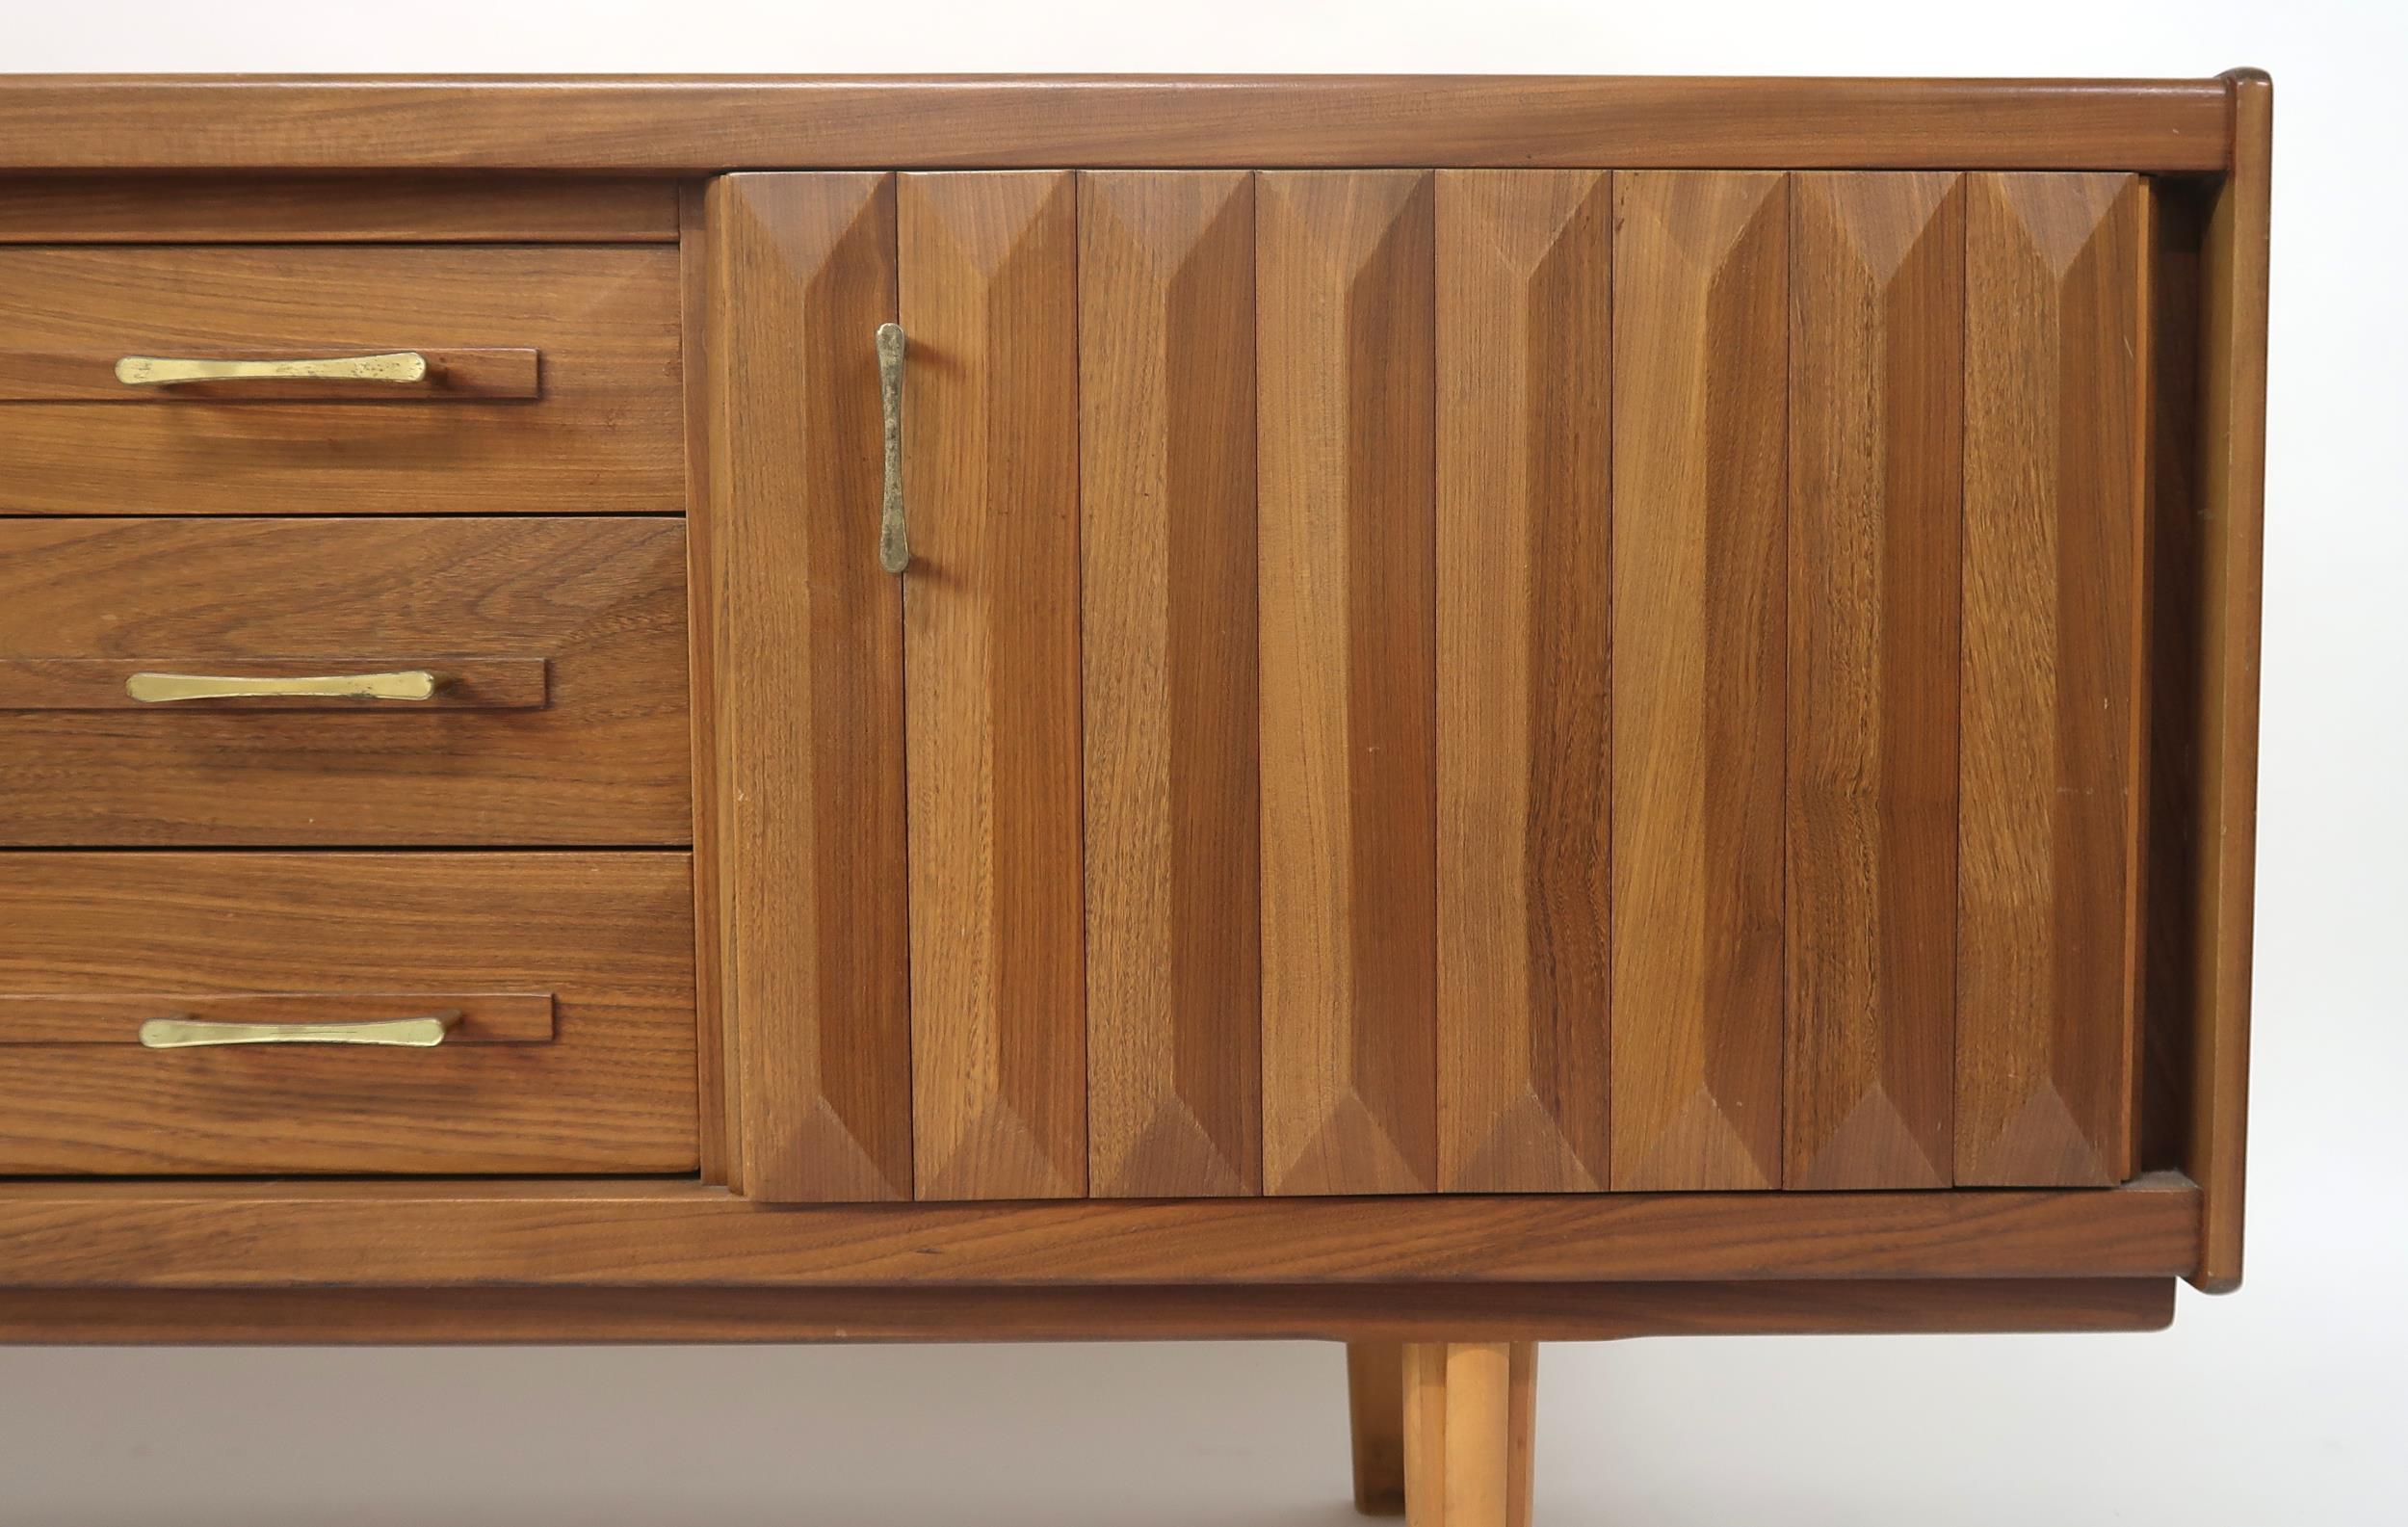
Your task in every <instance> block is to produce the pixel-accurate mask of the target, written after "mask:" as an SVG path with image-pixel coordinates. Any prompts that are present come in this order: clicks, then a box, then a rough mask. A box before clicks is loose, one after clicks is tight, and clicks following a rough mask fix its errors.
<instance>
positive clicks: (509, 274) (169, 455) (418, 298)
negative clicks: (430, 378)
mask: <svg viewBox="0 0 2408 1527" xmlns="http://www.w3.org/2000/svg"><path fill="white" fill-rule="evenodd" d="M0 334H5V335H6V339H5V340H4V341H0V348H5V349H6V350H7V351H9V352H10V353H12V354H13V355H20V356H44V355H47V356H69V357H81V358H82V359H83V360H84V361H87V362H90V363H92V364H94V365H97V366H99V367H100V368H101V370H102V371H103V372H104V373H105V372H106V370H107V368H108V367H110V366H112V365H114V364H115V363H116V361H117V359H118V357H119V356H121V355H179V354H193V355H203V354H212V353H216V354H235V353H257V354H261V355H323V354H355V353H356V354H365V353H374V352H380V351H388V350H408V349H415V348H419V347H432V348H435V349H469V350H474V349H490V348H504V349H525V350H535V351H538V352H540V353H541V355H542V389H543V396H542V397H541V399H540V400H538V401H536V402H533V403H527V402H472V401H466V400H460V401H413V402H398V401H397V402H389V403H380V404H378V405H377V406H376V407H374V408H367V407H364V406H362V405H359V404H357V403H354V402H339V403H330V402H317V403H275V402H268V401H257V400H253V401H224V400H218V401H201V400H197V399H192V400H184V401H179V402H175V403H173V404H172V405H171V406H170V405H169V404H162V403H153V404H151V405H149V406H144V407H135V406H131V405H129V404H126V403H117V402H109V403H25V404H15V405H10V406H8V408H7V412H8V426H9V427H8V429H7V431H6V432H5V433H0V513H10V514H53V513H60V514H91V513H101V514H111V513H174V514H290V513H311V514H353V513H519V512H545V513H600V512H605V511H646V512H674V511H678V510H681V509H683V508H684V507H685V482H684V463H683V460H682V457H681V455H680V451H679V434H680V418H681V402H680V397H679V391H678V371H679V357H678V303H677V251H676V250H672V249H667V248H641V247H617V248H561V247H552V248H545V247H541V246H520V247H502V248H464V247H444V246H422V247H414V248H332V247H322V248H287V247H282V246H259V247H240V248H238V247H225V248H206V247H197V246H170V247H159V248H142V249H135V248H118V249H34V248H22V247H20V248H9V249H0ZM0 369H5V368H0ZM123 390H125V391H126V393H127V394H128V395H129V396H132V395H133V389H131V388H127V389H123Z"/></svg>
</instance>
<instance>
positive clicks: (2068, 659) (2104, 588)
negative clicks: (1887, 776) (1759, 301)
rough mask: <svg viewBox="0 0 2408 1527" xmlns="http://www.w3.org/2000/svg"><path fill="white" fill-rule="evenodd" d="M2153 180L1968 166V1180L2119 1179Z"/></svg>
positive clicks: (1961, 1050) (2128, 1161)
mask: <svg viewBox="0 0 2408 1527" xmlns="http://www.w3.org/2000/svg"><path fill="white" fill-rule="evenodd" d="M2146 194H2147V192H2146V187H2145V185H2144V184H2143V183H2142V182H2141V181H2140V180H2139V179H2138V178H2137V177H2135V176H2132V175H2112V174H1981V175H1976V176H1973V177H1971V179H1970V181H1969V182H1968V204H1967V225H1966V303H1967V309H1966V370H1965V525H1964V539H1965V544H1964V569H1965V571H1964V614H1963V621H1964V639H1963V641H1964V649H1963V658H1962V664H1963V677H1962V706H1963V721H1962V726H1963V737H1962V766H1961V767H1962V776H1961V785H1960V790H1961V799H1960V803H1959V844H1960V846H1959V866H1960V867H1959V876H1960V897H1961V906H1960V910H1959V925H1958V952H1957V960H1958V980H1957V1002H1958V1010H1957V1068H1956V1180H1957V1182H1958V1183H1959V1184H1961V1185H1968V1186H2078V1185H2084V1184H2104V1183H2111V1182H2118V1181H2122V1180H2123V1179H2124V1178H2125V1177H2127V1176H2129V1175H2130V1174H2131V1172H2132V1150H2133V1147H2132V1140H2133V1128H2132V1113H2133V1095H2132V1091H2133V1082H2132V1079H2133V1035H2134V1026H2133V1005H2134V990H2133V987H2134V979H2135V964H2134V961H2133V936H2132V935H2133V916H2134V912H2135V908H2134V905H2133V897H2134V895H2135V894H2136V892H2137V876H2136V875H2135V873H2134V855H2135V848H2136V843H2135V836H2136V833H2137V831H2138V829H2139V810H2138V804H2139V802H2138V794H2139V787H2138V779H2137V770H2138V751H2139V750H2138V748H2137V745H2136V738H2135V731H2134V728H2135V727H2136V726H2137V725H2138V724H2139V706H2138V703H2137V697H2136V694H2135V689H2136V682H2137V671H2136V658H2135V654H2136V651H2137V647H2138V622H2139V619H2140V618H2141V611H2140V598H2139V592H2138V580H2139V576H2140V569H2141V563H2140V557H2139V540H2140V535H2141V530H2142V514H2141V507H2140V506H2141V502H2142V493H2143V487H2144V485H2143V476H2142V440H2143V437H2144V434H2145V426H2144V423H2143V420H2144V416H2145V398H2144V397H2143V391H2142V382H2141V376H2142V361H2141V357H2142V355H2145V354H2146V348H2147V341H2146V336H2145V333H2144V330H2143V321H2144V317H2145V313H2146V308H2147V303H2146V300H2145V299H2146V292H2145V282H2146V268H2145V261H2144V259H2143V250H2144V248H2145V242H2146V241H2145V233H2146V226H2147V210H2146V204H2145V199H2144V198H2145V197H2146Z"/></svg>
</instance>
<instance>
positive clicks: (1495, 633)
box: [1437, 170, 1613, 1193]
mask: <svg viewBox="0 0 2408 1527" xmlns="http://www.w3.org/2000/svg"><path fill="white" fill-rule="evenodd" d="M1609 189H1610V182H1609V177H1608V176H1606V175H1605V174H1603V173H1600V172H1597V171H1579V170H1562V171H1490V170H1461V171H1452V170H1451V171H1443V172H1441V173H1440V175H1439V176H1438V203H1437V211H1438V377H1439V383H1438V386H1439V393H1438V654H1439V656H1438V1035H1439V1064H1438V1119H1439V1129H1438V1173H1439V1186H1440V1187H1441V1188H1442V1189H1444V1190H1446V1191H1448V1192H1451V1193H1559V1192H1572V1191H1579V1190H1583V1189H1596V1188H1602V1187H1604V1186H1605V1185H1606V1181H1607V1172H1606V1158H1607V1143H1608V1141H1607V1087H1608V1084H1607V1041H1608V1038H1609V1024H1608V1000H1609V997H1610V982H1611V975H1612V970H1611V961H1610V958H1609V956H1610V941H1609V933H1610V929H1609V926H1608V916H1607V908H1608V893H1609V891H1610V885H1609V883H1608V879H1609V876H1610V872H1611V850H1612V842H1611V839H1612V821H1611V817H1610V811H1609V809H1608V807H1609V798H1608V786H1609V784H1610V758H1611V750H1610V746H1609V742H1610V738H1609V735H1608V734H1609V722H1610V716H1609V714H1608V655H1609V654H1608V641H1609V635H1610V633H1609V630H1608V621H1609V617H1610V607H1609V600H1608V588H1609V579H1610V563H1609V560H1608V558H1609V539H1610V529H1611V526H1610V520H1609V517H1608V510H1609V499H1608V492H1609V489H1610V486H1611V485H1610V466H1611V461H1610V444H1611V430H1612V417H1611V412H1610V403H1609V393H1610V388H1609V385H1608V378H1609V376H1610V372H1611V369H1612V350H1611V346H1612V330H1611V326H1610V299H1611V295H1612V293H1611V280H1610V270H1611V266H1610V261H1611V255H1612V236H1613V235H1612V222H1611V207H1610V201H1609Z"/></svg>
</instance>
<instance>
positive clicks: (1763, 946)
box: [1611, 171, 1789, 1189]
mask: <svg viewBox="0 0 2408 1527" xmlns="http://www.w3.org/2000/svg"><path fill="white" fill-rule="evenodd" d="M1614 212H1615V237H1614V248H1613V287H1614V297H1613V311H1614V318H1615V323H1614V345H1613V354H1614V408H1613V588H1612V599H1613V616H1612V629H1613V697H1612V728H1613V775H1612V777H1613V808H1612V809H1613V913H1612V915H1613V934H1612V936H1613V990H1612V1012H1613V1040H1612V1043H1613V1090H1612V1091H1613V1096H1612V1119H1613V1123H1612V1134H1613V1138H1612V1162H1611V1167H1612V1178H1611V1180H1612V1186H1614V1187H1615V1188H1628V1189H1690V1188H1756V1187H1771V1186H1776V1185H1778V1184H1779V1182H1780V1180H1781V1090H1782V1080H1781V1043H1782V1035H1781V1000H1782V993H1781V987H1782V968H1781V961H1782V956H1781V916H1782V907H1781V894H1782V892H1781V878H1782V825H1781V818H1782V803H1783V793H1784V792H1783V782H1782V769H1783V743H1782V671H1783V647H1784V636H1785V630H1784V625H1783V619H1782V583H1783V576H1782V574H1783V563H1782V559H1783V552H1782V545H1783V539H1782V520H1783V517H1784V513H1785V509H1786V505H1785V498H1786V488H1785V486H1784V474H1785V466H1784V462H1785V457H1786V454H1787V442H1786V440H1785V438H1784V436H1785V434H1786V423H1785V419H1786V408H1785V404H1786V397H1787V376H1786V351H1787V342H1788V332H1787V329H1788V311H1787V309H1788V300H1787V293H1788V266H1789V245H1788V237H1787V234H1788V213H1787V197H1786V194H1785V187H1784V181H1783V177H1782V176H1780V175H1777V174H1752V173H1749V174H1741V173H1720V172H1707V173H1698V172H1687V171H1680V172H1647V173H1629V174H1620V175H1617V176H1616V177H1615V179H1614Z"/></svg>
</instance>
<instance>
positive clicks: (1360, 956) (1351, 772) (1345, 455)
mask: <svg viewBox="0 0 2408 1527" xmlns="http://www.w3.org/2000/svg"><path fill="white" fill-rule="evenodd" d="M1257 186H1258V195H1259V197H1260V205H1259V208H1258V218H1259V235H1258V239H1257V250H1258V262H1259V263H1258V274H1257V277H1256V289H1257V302H1258V304H1259V306H1258V321H1257V333H1258V338H1257V341H1256V347H1255V349H1256V356H1257V364H1258V366H1259V367H1260V376H1259V382H1258V385H1259V386H1260V389H1261V395H1260V402H1259V408H1258V415H1259V419H1260V427H1259V434H1258V442H1259V446H1258V448H1259V451H1260V461H1261V470H1262V498H1261V505H1262V507H1261V515H1262V519H1261V527H1260V544H1261V558H1262V572H1261V579H1262V582H1261V618H1262V633H1263V635H1262V656H1261V663H1262V693H1263V705H1262V719H1261V728H1262V730H1261V749H1262V764H1261V767H1262V796H1263V1092H1264V1095H1263V1135H1264V1145H1263V1157H1264V1179H1265V1185H1266V1187H1267V1189H1268V1190H1269V1192H1272V1193H1287V1194H1305V1193H1424V1192H1428V1191H1430V1190H1432V1189H1434V1188H1435V1187H1436V1186H1437V1185H1438V1078H1437V1012H1436V1008H1437V969H1436V965H1435V961H1434V948H1435V943H1436V937H1435V935H1436V931H1437V902H1436V897H1437V888H1436V874H1437V866H1436V858H1437V842H1436V837H1437V829H1436V809H1437V803H1436V783H1435V778H1434V771H1435V758H1434V753H1435V748H1436V737H1435V733H1436V717H1435V708H1436V700H1437V694H1436V691H1437V674H1436V645H1437V644H1436V618H1437V610H1436V603H1437V598H1436V590H1435V588H1434V578H1435V554H1436V548H1435V535H1436V503H1435V495H1436V481H1435V473H1436V461H1435V452H1436V441H1435V423H1436V421H1435V399H1434V392H1433V389H1434V386H1435V381H1436V379H1435V367H1436V358H1435V340H1434V335H1433V329H1432V324H1433V317H1434V308H1435V305H1436V286H1435V269H1434V267H1435V236H1436V235H1435V216H1434V184H1433V177H1432V176H1430V175H1428V174H1426V173H1424V172H1421V171H1377V172H1365V173H1360V174H1353V173H1338V172H1327V171H1300V172H1281V173H1266V174H1264V175H1262V176H1260V177H1259V179H1258V181H1257Z"/></svg>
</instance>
